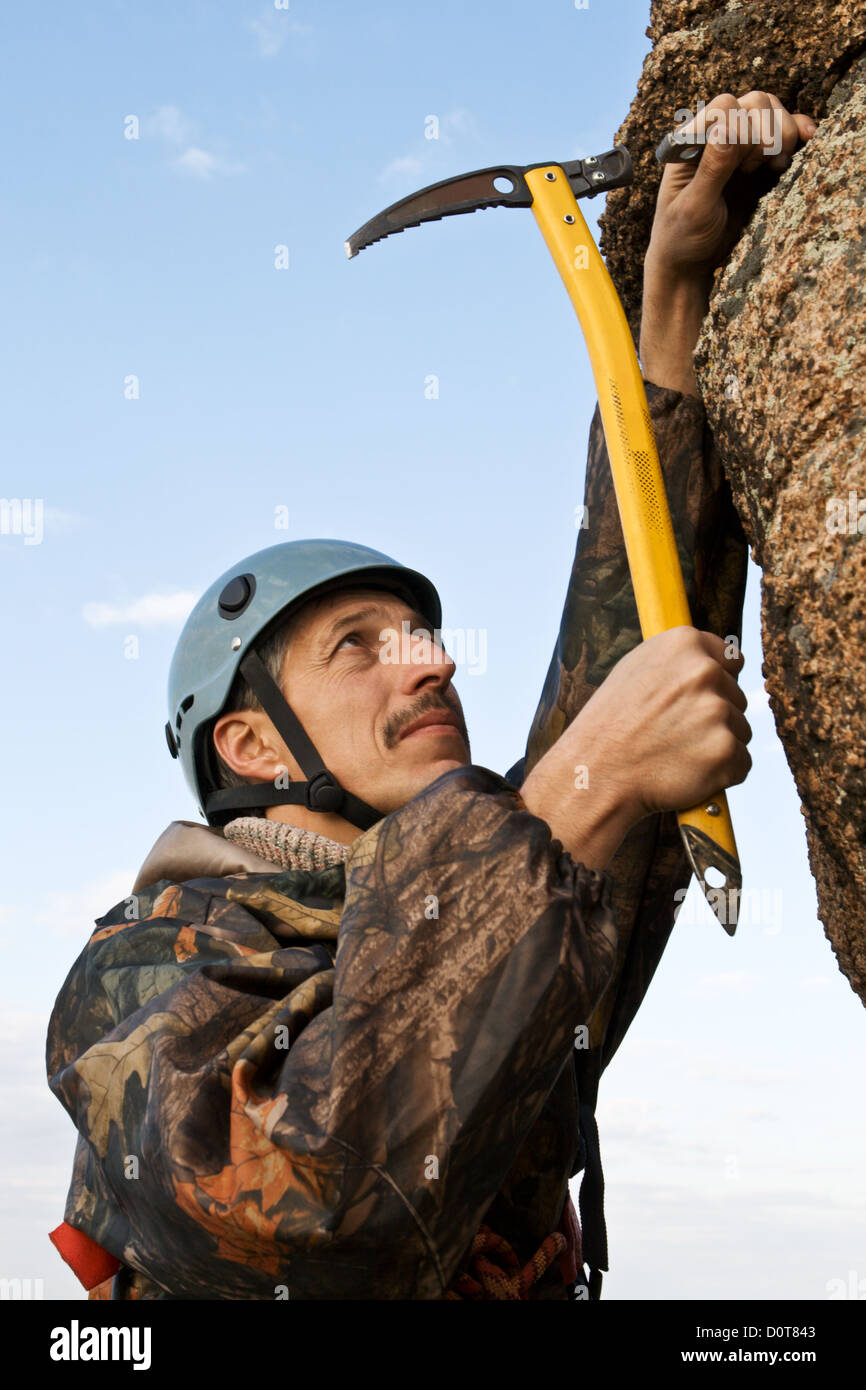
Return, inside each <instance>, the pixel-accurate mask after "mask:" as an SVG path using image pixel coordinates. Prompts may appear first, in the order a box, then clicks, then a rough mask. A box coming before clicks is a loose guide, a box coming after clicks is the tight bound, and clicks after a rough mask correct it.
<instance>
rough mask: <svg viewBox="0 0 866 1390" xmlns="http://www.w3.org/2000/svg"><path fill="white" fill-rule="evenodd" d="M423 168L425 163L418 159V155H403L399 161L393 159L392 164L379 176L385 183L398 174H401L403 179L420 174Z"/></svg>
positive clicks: (386, 166)
mask: <svg viewBox="0 0 866 1390" xmlns="http://www.w3.org/2000/svg"><path fill="white" fill-rule="evenodd" d="M423 168H424V164H423V162H422V161H421V160H420V159H418V158H417V156H416V155H413V154H405V155H401V156H400V157H399V158H398V159H392V160H391V163H390V164H386V165H385V168H384V169H383V170H382V172H381V174H380V175H379V179H380V181H382V182H384V180H385V179H392V178H394V176H395V175H396V174H399V175H400V176H401V177H402V175H404V174H420V172H421V170H422V169H423Z"/></svg>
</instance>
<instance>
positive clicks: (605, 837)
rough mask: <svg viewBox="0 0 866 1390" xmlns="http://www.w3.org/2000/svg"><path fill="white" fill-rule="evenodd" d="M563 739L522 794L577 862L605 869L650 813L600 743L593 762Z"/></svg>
mask: <svg viewBox="0 0 866 1390" xmlns="http://www.w3.org/2000/svg"><path fill="white" fill-rule="evenodd" d="M562 741H563V740H562V739H560V740H559V741H558V742H557V744H555V745H554V747H553V748H552V749H550V750H549V751H548V752H547V753H546V754H545V755H544V757H543V758H542V759H541V760H540V762H538V763H537V764H536V766H535V767H534V768H533V770H532V772H530V774H529V776H528V777H527V778H526V779H525V781H524V783H523V786H522V787H521V788H520V797H521V800H522V801H523V804H524V806H525V807H526V809H527V811H529V812H530V813H531V814H532V815H534V816H538V818H539V819H540V820H543V821H545V822H546V824H547V825H548V827H549V829H550V832H551V834H552V835H553V837H554V838H555V839H557V840H559V841H560V843H561V844H562V847H563V849H564V850H565V851H566V852H567V853H568V854H570V855H571V857H572V859H574V860H575V862H579V863H581V864H584V865H585V866H586V867H587V868H588V869H599V870H603V869H605V868H607V865H608V864H609V863H610V861H611V859H612V858H613V856H614V854H615V853H616V851H617V849H618V848H619V846H620V844H621V843H622V841H623V839H624V838H625V836H626V835H627V834H628V832H629V830H630V829H631V827H632V826H633V825H635V824H636V823H637V821H639V820H641V819H642V818H643V816H644V815H645V814H646V811H645V810H644V809H643V808H642V807H640V806H639V805H638V803H637V801H636V799H635V798H634V796H633V795H632V794H631V792H630V791H629V790H628V789H626V788H624V787H623V785H622V783H621V781H620V780H619V779H618V778H616V777H615V776H614V775H613V774H612V772H611V771H610V765H609V764H608V763H607V762H606V760H605V758H604V756H603V754H602V753H601V750H600V748H599V746H598V744H595V745H594V746H593V756H592V762H591V764H587V763H585V762H581V761H580V754H579V753H575V752H574V751H573V750H567V751H566V750H564V749H563V748H562V747H561V744H562Z"/></svg>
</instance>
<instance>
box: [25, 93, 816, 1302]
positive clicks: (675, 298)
mask: <svg viewBox="0 0 866 1390" xmlns="http://www.w3.org/2000/svg"><path fill="white" fill-rule="evenodd" d="M711 108H717V109H719V110H721V111H722V112H725V113H727V112H729V111H731V110H735V111H736V110H739V109H745V110H747V111H750V112H751V111H756V112H759V111H761V110H768V109H775V110H776V111H777V112H779V113H780V119H781V121H782V138H783V150H784V152H785V154H786V155H788V154H790V151H791V150H793V148H794V147H795V145H796V143H797V140H798V138H804V139H805V138H807V136H808V131H807V129H806V125H805V122H806V119H807V118H805V117H800V116H797V117H792V116H790V115H788V113H787V112H785V111H784V109H783V108H781V104H780V103H779V102H778V100H777V99H776V98H775V97H771V96H768V95H766V94H764V93H749V94H748V95H747V96H746V97H744V98H742V102H741V104H739V103H737V101H736V100H735V99H734V98H733V97H730V96H727V95H724V96H722V97H719V98H716V101H715V102H714V103H711V104H710V107H709V108H707V112H708V113H709V111H710V109H711ZM764 157H766V158H767V159H769V158H771V157H772V156H771V155H770V153H769V151H766V150H764V149H763V147H761V146H758V147H754V146H753V147H751V148H749V147H744V146H743V145H740V146H734V145H725V144H723V143H719V144H716V145H713V144H709V145H708V146H707V149H706V150H705V152H704V156H703V158H702V160H701V163H700V165H699V166H698V168H697V169H694V168H684V167H675V168H668V169H667V170H666V172H665V176H664V179H663V182H662V188H661V193H660V197H659V203H658V207H657V211H656V219H655V222H654V228H653V236H652V241H651V245H650V249H649V253H648V255H647V261H646V267H645V313H644V322H643V327H642V337H641V355H642V358H643V366H644V370H645V376H646V378H647V393H648V400H649V405H650V410H651V414H652V420H653V426H654V430H655V433H656V438H657V440H658V444H659V453H660V457H661V460H662V466H663V470H664V473H665V480H666V485H667V488H668V494H669V497H670V501H671V510H672V515H673V519H674V526H675V530H676V532H677V538H678V543H679V547H680V552H681V556H682V560H683V564H684V573H685V579H686V588H687V591H688V596H689V601H690V604H691V611H692V614H693V619H694V622H695V628H677V629H674V630H673V631H671V632H669V633H663V634H661V635H659V636H657V637H654V638H652V639H651V640H650V641H647V642H645V643H642V642H641V641H640V632H639V628H638V622H637V614H636V610H635V605H634V598H633V593H632V590H631V584H630V580H629V576H628V567H627V563H626V559H625V555H624V551H623V545H622V536H621V531H620V529H619V525H618V519H617V511H616V501H615V497H614V495H613V491H612V486H611V482H610V477H609V467H608V461H607V457H606V452H605V448H604V441H603V435H602V432H601V427H600V419H599V413H598V411H597V410H596V414H595V417H594V419H593V422H592V429H591V436H590V449H589V460H588V466H587V478H586V502H587V506H588V515H589V518H590V526H589V528H588V529H587V530H585V531H582V532H581V535H580V538H579V541H578V546H577V553H576V557H575V562H574V567H573V570H572V575H571V579H570V583H569V587H568V593H567V596H566V602H565V609H564V613H563V618H562V625H561V629H560V636H559V640H558V643H557V648H556V650H555V652H554V656H553V660H552V662H551V666H550V670H549V672H548V676H547V680H546V683H545V686H544V691H543V694H542V698H541V703H540V706H539V709H538V711H537V713H536V716H535V720H534V722H533V725H532V729H531V731H530V735H529V740H528V744H527V750H526V754H525V756H524V758H523V759H521V760H520V762H519V763H517V764H515V766H514V767H513V768H512V769H510V771H509V773H508V774H507V776H506V777H500V776H499V775H497V774H496V773H494V772H491V771H489V770H488V769H485V768H481V767H478V766H475V765H473V764H472V762H471V755H470V749H469V738H468V733H467V730H466V727H465V722H464V718H463V712H462V709H461V706H460V702H459V699H458V697H457V694H456V692H455V690H454V688H453V685H452V676H453V674H454V669H455V667H454V663H453V661H452V660H451V659H450V657H449V656H448V654H447V652H445V651H444V649H443V648H442V647H441V645H440V644H439V642H438V640H437V631H438V629H439V626H440V617H441V614H440V609H439V600H438V596H437V595H436V591H435V589H434V588H433V586H432V585H431V584H430V583H429V581H427V580H426V579H425V578H424V577H423V576H422V575H419V574H418V573H417V572H416V571H414V570H410V569H408V568H406V567H405V566H402V565H400V564H398V563H397V562H396V561H393V560H391V559H390V558H389V557H388V556H385V555H382V554H381V553H379V552H376V551H371V550H369V549H368V548H366V547H363V546H356V545H352V544H350V543H347V542H339V541H301V542H291V543H289V544H287V545H284V546H275V547H272V548H271V549H270V550H266V551H263V552H260V553H259V554H258V555H255V556H252V557H249V558H248V559H247V560H245V561H243V562H241V563H240V564H239V565H235V566H234V567H233V568H232V569H231V570H229V571H228V572H227V573H226V574H224V575H223V576H222V577H221V578H220V579H219V580H218V581H217V582H216V583H215V584H214V585H213V586H212V587H211V589H209V590H208V592H207V594H205V595H204V597H203V598H202V600H201V601H200V603H199V604H198V605H197V606H196V609H195V610H194V611H193V613H192V615H191V617H190V619H189V621H188V623H187V625H186V627H185V628H184V632H183V634H182V635H181V639H180V642H179V644H178V649H177V652H176V655H175V658H174V662H173V664H172V672H171V677H170V722H169V725H168V726H167V737H168V741H169V747H170V749H171V751H172V752H173V754H174V755H175V756H178V757H179V758H180V760H181V762H182V764H183V767H184V771H185V773H186V776H187V780H188V781H189V784H190V786H191V788H192V789H193V791H194V792H195V794H196V796H197V797H198V798H199V800H200V804H201V806H202V808H203V810H204V811H205V813H206V815H207V819H208V821H209V827H204V826H197V825H195V824H192V823H186V822H180V823H178V822H176V823H175V824H174V825H173V826H171V827H169V830H168V831H167V832H166V833H165V835H164V836H163V837H162V838H161V840H160V841H158V842H157V845H156V846H155V847H154V849H153V851H152V852H151V854H150V856H149V857H148V859H147V861H146V862H145V864H144V866H143V867H142V870H141V872H140V873H139V876H138V880H137V881H136V883H135V884H134V885H133V889H132V894H131V896H130V898H128V899H126V900H125V901H124V902H122V903H120V904H119V905H118V906H117V907H115V908H114V909H112V911H111V912H109V913H107V914H106V915H105V916H104V917H103V918H101V919H100V921H99V922H98V923H97V931H96V932H95V933H94V934H93V936H92V937H91V938H90V941H89V942H88V944H87V946H86V947H85V949H84V951H83V952H82V954H81V956H80V957H79V959H78V961H77V962H76V963H75V965H74V966H73V968H72V970H71V972H70V975H69V977H68V979H67V981H66V983H65V984H64V986H63V989H62V990H61V992H60V995H59V997H58V1000H57V1004H56V1006H55V1009H54V1012H53V1014H52V1018H51V1022H50V1027H49V1036H48V1050H47V1062H48V1073H49V1082H50V1085H51V1087H52V1090H53V1091H54V1092H55V1094H56V1095H57V1096H58V1098H59V1099H60V1101H61V1103H62V1104H63V1105H64V1106H65V1108H66V1109H67V1110H68V1112H69V1113H70V1115H71V1116H72V1117H73V1119H74V1121H75V1123H76V1125H77V1127H78V1129H79V1132H80V1137H79V1142H78V1147H77V1150H76V1159H75V1170H74V1174H73V1180H72V1186H71V1189H70V1193H69V1198H68V1202H67V1207H66V1220H65V1222H64V1223H63V1225H62V1226H61V1227H59V1228H58V1230H57V1231H55V1232H53V1233H52V1239H53V1240H54V1241H55V1244H56V1245H57V1246H58V1248H59V1249H60V1251H61V1253H62V1254H63V1255H64V1257H65V1258H67V1259H68V1260H69V1262H70V1263H71V1264H72V1265H73V1267H74V1268H75V1269H76V1272H77V1273H78V1274H79V1277H80V1278H81V1279H82V1282H83V1283H84V1284H85V1286H86V1287H88V1288H89V1289H91V1290H93V1292H92V1295H91V1296H94V1297H107V1296H113V1297H118V1298H180V1299H185V1298H203V1297H216V1298H258V1299H263V1298H276V1299H279V1298H292V1299H298V1298H300V1299H327V1298H337V1299H356V1298H357V1299H364V1298H371V1299H390V1298H412V1299H437V1298H443V1297H444V1298H508V1299H519V1298H523V1299H565V1298H569V1297H572V1296H578V1297H586V1296H591V1297H598V1296H599V1291H600V1283H601V1271H602V1270H603V1269H605V1268H607V1251H606V1241H605V1232H604V1221H603V1213H602V1204H601V1197H602V1191H603V1183H602V1175H601V1164H600V1157H599V1151H598V1137H597V1131H596V1126H595V1119H594V1109H595V1101H596V1094H597V1087H598V1081H599V1077H600V1074H601V1072H602V1071H603V1069H604V1067H605V1066H606V1065H607V1063H608V1062H609V1060H610V1058H611V1056H612V1055H613V1053H614V1051H615V1050H616V1048H617V1046H618V1045H619V1042H620V1041H621V1039H622V1037H623V1035H624V1033H625V1032H626V1030H627V1028H628V1026H629V1024H630V1022H631V1019H632V1018H633V1017H634V1014H635V1011H636V1009H637V1007H638V1005H639V1003H640V1001H641V999H642V998H643V995H644V993H645V992H646V989H647V986H648V984H649V980H650V978H651V976H652V974H653V971H654V970H655V967H656V965H657V963H658V960H659V958H660V956H661V953H662V951H663V949H664V946H665V943H666V941H667V938H668V936H669V934H670V931H671V928H672V924H673V917H674V903H675V901H676V898H675V894H676V892H677V890H678V889H679V888H681V887H683V886H685V884H686V883H687V882H688V878H689V871H688V865H687V862H686V859H685V856H684V853H683V850H682V848H681V844H680V839H679V834H678V827H677V822H676V817H675V814H674V812H675V811H676V809H677V808H680V807H683V806H691V805H693V804H696V803H697V802H699V801H700V800H702V799H704V798H706V797H707V796H709V795H711V794H712V793H713V792H716V791H718V790H719V789H720V788H723V787H727V786H731V785H733V784H735V783H738V782H741V781H742V780H743V779H744V778H745V776H746V774H747V772H748V769H749V766H750V759H749V754H748V751H747V749H746V744H747V743H748V741H749V739H750V737H751V734H750V730H749V726H748V724H747V722H746V720H745V717H744V714H743V710H744V708H745V703H746V702H745V699H744V697H743V695H742V694H741V692H740V690H739V688H738V686H737V683H736V679H735V676H736V675H737V674H738V673H739V671H740V669H741V668H742V657H741V656H739V655H734V656H731V655H729V654H728V652H729V647H727V646H726V642H725V640H723V639H724V638H725V637H727V636H729V635H730V634H735V633H738V631H739V625H740V619H741V611H742V600H743V593H744V586H745V571H746V559H747V554H746V546H745V542H744V539H743V535H742V531H741V529H740V527H739V523H738V520H737V517H736V514H735V513H734V511H733V507H732V504H731V498H730V493H729V490H728V488H727V485H726V483H725V480H724V476H723V473H722V470H721V465H720V461H719V459H718V456H717V454H716V453H715V450H714V448H713V445H712V439H711V436H710V434H709V431H708V430H707V428H706V423H705V417H704V413H703V408H702V406H701V403H700V401H699V400H698V399H697V396H696V394H695V382H694V377H693V374H692V369H691V356H692V349H693V346H694V342H695V338H696V334H697V330H698V326H699V324H700V321H701V318H702V316H703V313H704V310H705V304H706V294H707V289H708V285H709V280H710V278H711V270H712V265H713V264H714V263H715V262H716V261H717V260H718V259H719V257H720V255H722V254H724V249H725V248H726V247H727V246H729V244H730V238H731V226H730V224H729V222H728V212H727V207H726V203H725V199H724V197H723V190H724V188H725V185H726V184H727V182H728V179H729V178H730V176H731V174H732V173H733V172H734V170H735V169H736V167H737V165H744V164H745V162H746V160H748V159H750V160H751V162H752V164H755V165H756V164H757V163H759V162H760V161H761V159H762V158H764ZM777 167H778V166H777ZM407 631H411V632H413V633H414V640H413V641H411V643H409V644H408V654H407V650H406V644H405V643H402V644H401V641H400V638H401V637H402V636H403V634H404V633H405V632H407ZM395 635H396V637H397V639H398V640H397V641H396V642H395V641H394V640H393V639H394V637H395ZM577 769H580V774H581V775H580V777H579V778H576V777H575V772H576V770H577ZM250 812H254V813H255V814H249V813H250ZM239 813H240V814H239ZM581 1169H584V1170H585V1171H584V1178H583V1182H582V1186H581V1193H580V1209H581V1227H582V1229H581V1228H580V1227H579V1226H578V1223H577V1221H576V1218H575V1213H574V1210H573V1208H572V1206H571V1202H570V1200H569V1198H568V1180H569V1178H570V1177H571V1176H573V1175H575V1174H576V1173H578V1172H579V1171H581ZM584 1265H587V1266H588V1272H587V1270H586V1269H585V1268H584ZM109 1290H110V1291H111V1292H110V1295H109Z"/></svg>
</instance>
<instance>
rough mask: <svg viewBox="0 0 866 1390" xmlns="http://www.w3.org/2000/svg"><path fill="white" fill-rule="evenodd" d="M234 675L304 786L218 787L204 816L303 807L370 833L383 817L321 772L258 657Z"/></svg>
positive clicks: (301, 729)
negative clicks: (256, 703)
mask: <svg viewBox="0 0 866 1390" xmlns="http://www.w3.org/2000/svg"><path fill="white" fill-rule="evenodd" d="M239 669H240V672H241V675H242V676H243V677H244V680H245V681H246V682H247V684H248V685H249V686H250V688H251V689H252V690H253V691H254V692H255V694H256V696H257V698H258V699H259V701H260V702H261V705H262V707H263V708H264V710H265V713H266V714H267V715H268V717H269V719H270V721H271V723H272V724H273V725H274V728H275V729H276V730H277V732H278V734H279V735H280V737H281V738H282V740H283V742H284V743H285V745H286V747H287V748H288V749H290V750H291V752H292V754H293V755H294V757H296V758H297V760H298V762H299V763H300V765H301V767H302V769H303V771H304V773H305V774H306V777H307V781H306V782H295V783H293V784H292V785H291V786H289V787H276V786H273V785H272V784H270V783H268V782H255V783H251V784H250V785H249V786H245V787H222V788H221V789H220V790H219V791H213V792H211V793H210V794H209V795H208V797H207V798H206V801H205V811H206V813H207V815H208V816H210V815H211V814H212V813H214V812H225V811H245V810H253V809H256V808H258V807H259V806H306V808H307V810H308V811H330V812H332V813H336V814H337V815H340V816H342V817H343V819H344V820H347V821H348V822H349V824H350V825H354V826H356V827H357V828H358V829H359V830H369V828H370V826H371V825H375V824H376V822H377V821H380V820H381V819H382V817H383V816H384V815H385V812H384V811H377V810H376V808H375V807H374V806H370V805H368V804H367V802H366V801H362V800H361V799H360V797H357V796H353V795H352V793H351V792H347V791H345V790H344V788H343V787H341V786H340V784H339V782H338V781H337V779H336V777H335V776H334V775H333V773H332V772H329V771H328V769H327V768H326V767H325V764H324V763H323V762H322V759H321V758H320V757H319V754H318V753H317V752H316V749H315V748H314V746H313V744H312V742H311V741H310V738H309V736H308V734H307V732H306V730H305V729H304V726H303V724H302V723H301V721H300V720H299V719H298V717H297V715H296V714H295V712H294V710H293V709H292V708H291V706H290V704H289V702H288V701H287V700H286V697H285V696H284V695H283V693H282V691H281V690H280V688H279V686H278V685H277V683H276V681H275V680H274V679H273V678H272V676H271V675H270V674H269V672H268V668H267V667H266V666H265V664H264V662H263V661H262V659H261V657H260V656H259V655H258V653H257V652H254V651H250V652H247V654H246V656H245V657H244V659H243V661H242V662H241V663H240V668H239Z"/></svg>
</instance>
